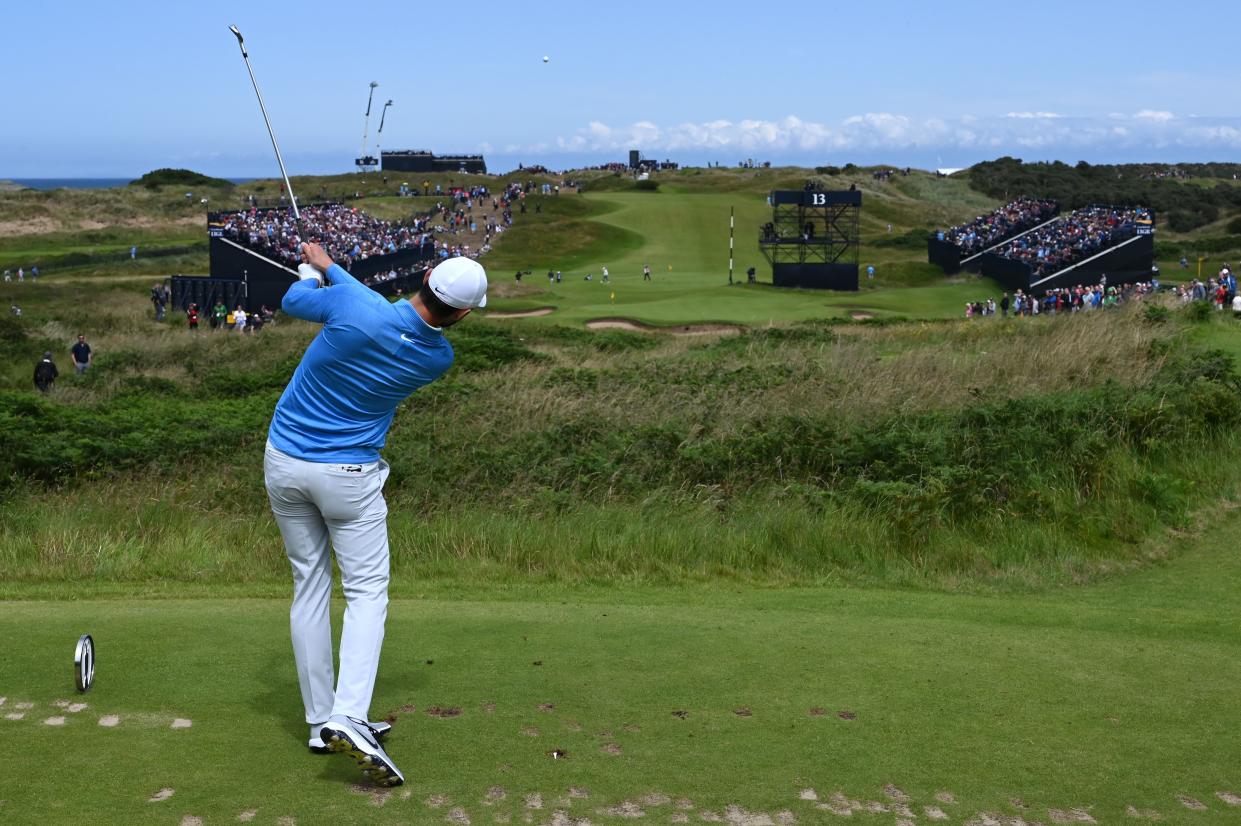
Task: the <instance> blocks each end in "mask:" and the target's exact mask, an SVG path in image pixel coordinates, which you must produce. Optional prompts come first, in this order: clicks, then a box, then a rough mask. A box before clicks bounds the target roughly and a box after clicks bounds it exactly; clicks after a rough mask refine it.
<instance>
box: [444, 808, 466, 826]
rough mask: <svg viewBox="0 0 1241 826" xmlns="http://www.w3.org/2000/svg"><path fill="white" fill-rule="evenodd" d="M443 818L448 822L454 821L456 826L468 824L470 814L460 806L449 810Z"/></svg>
mask: <svg viewBox="0 0 1241 826" xmlns="http://www.w3.org/2000/svg"><path fill="white" fill-rule="evenodd" d="M444 819H445V820H447V821H448V822H449V823H456V824H458V826H470V816H469V815H468V814H466V813H465V809H462V808H460V807H457V808H456V809H453V810H452V811H450V812H449V813H448V814H447V815H446V816H445V817H444Z"/></svg>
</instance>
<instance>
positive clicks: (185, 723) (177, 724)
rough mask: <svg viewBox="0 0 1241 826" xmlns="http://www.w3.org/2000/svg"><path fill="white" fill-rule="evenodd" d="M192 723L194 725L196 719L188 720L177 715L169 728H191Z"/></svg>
mask: <svg viewBox="0 0 1241 826" xmlns="http://www.w3.org/2000/svg"><path fill="white" fill-rule="evenodd" d="M192 725H194V721H192V720H186V719H185V718H184V717H177V718H176V719H175V720H173V721H172V725H170V726H169V727H168V728H189V727H190V726H192Z"/></svg>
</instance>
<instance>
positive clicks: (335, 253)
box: [173, 203, 438, 310]
mask: <svg viewBox="0 0 1241 826" xmlns="http://www.w3.org/2000/svg"><path fill="white" fill-rule="evenodd" d="M301 215H302V219H303V222H304V224H305V225H306V227H307V232H308V233H309V234H310V236H311V238H310V240H312V241H316V242H318V243H321V244H323V245H324V247H325V249H326V250H327V251H328V254H329V255H331V256H332V258H333V259H334V260H335V261H336V262H337V263H339V264H340V265H341V266H342V267H344V268H345V269H346V270H348V271H349V272H350V273H351V274H352V275H353V276H354V277H355V278H358V279H359V280H362V281H364V282H366V283H368V284H370V285H371V287H372V289H374V290H376V291H378V292H380V293H384V294H387V293H392V292H395V291H396V289H397V288H402V289H409V288H410V287H411V285H412V282H413V281H414V280H417V279H418V278H420V277H421V271H422V270H423V269H425V267H426V266H427V265H429V264H430V263H432V262H433V260H434V259H435V257H436V255H437V254H438V249H437V245H436V243H435V240H434V238H433V237H432V235H431V230H430V227H429V226H428V223H427V222H426V221H425V220H419V221H415V222H412V223H408V224H398V223H392V222H388V221H381V220H379V219H376V218H373V217H371V216H368V215H366V214H365V213H363V212H361V211H360V210H357V209H355V208H350V207H345V206H343V205H341V204H337V203H323V204H309V205H306V206H304V207H302V209H301ZM207 227H208V234H209V235H210V248H209V250H210V261H211V275H210V276H209V277H208V278H207V279H203V280H209V281H211V282H214V283H213V284H198V285H194V284H188V283H187V284H185V285H183V287H182V289H181V290H174V295H173V304H174V306H182V305H183V304H184V305H188V302H189V301H191V300H197V299H195V298H193V297H192V296H193V295H195V294H198V293H202V292H203V291H204V290H207V291H216V292H219V291H223V292H227V294H229V295H233V296H238V299H237V301H236V303H240V304H242V305H244V306H245V307H246V309H247V310H251V309H257V308H258V307H261V306H262V305H264V304H265V305H267V306H268V307H278V306H280V302H281V300H282V299H283V298H284V294H285V292H286V291H287V290H288V288H289V286H290V285H291V284H292V283H293V282H294V281H295V280H296V279H297V263H298V260H299V257H298V254H297V252H296V250H297V245H298V243H299V236H298V235H297V232H296V228H295V226H294V224H293V220H292V215H291V212H290V211H289V210H287V209H283V208H278V209H277V208H273V209H256V208H251V209H247V210H233V211H229V212H213V213H210V214H209V215H208V216H207ZM393 273H396V274H398V276H399V277H395V278H394V277H391V276H392V274H393ZM217 287H218V289H217Z"/></svg>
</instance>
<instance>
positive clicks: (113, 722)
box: [99, 714, 121, 728]
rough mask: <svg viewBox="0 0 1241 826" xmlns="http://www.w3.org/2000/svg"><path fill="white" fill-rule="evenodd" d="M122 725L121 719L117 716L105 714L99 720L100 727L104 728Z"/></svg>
mask: <svg viewBox="0 0 1241 826" xmlns="http://www.w3.org/2000/svg"><path fill="white" fill-rule="evenodd" d="M120 724H121V718H120V717H118V716H117V715H115V714H105V715H103V716H102V717H100V718H99V725H101V726H103V727H104V728H115V727H116V726H118V725H120Z"/></svg>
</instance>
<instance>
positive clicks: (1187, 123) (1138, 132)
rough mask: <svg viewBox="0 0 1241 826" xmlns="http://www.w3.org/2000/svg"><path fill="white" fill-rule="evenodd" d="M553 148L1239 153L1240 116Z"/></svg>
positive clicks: (716, 128)
mask: <svg viewBox="0 0 1241 826" xmlns="http://www.w3.org/2000/svg"><path fill="white" fill-rule="evenodd" d="M554 144H555V146H556V147H557V148H559V149H561V150H567V151H571V152H615V151H621V150H628V149H641V150H643V151H645V152H648V153H674V152H688V151H707V150H715V151H721V152H723V151H732V152H734V153H737V155H738V157H757V156H763V155H775V156H779V155H784V154H789V153H815V154H820V155H831V154H840V153H845V152H864V151H868V150H909V149H945V150H949V149H973V148H986V149H987V150H988V151H1008V150H1011V151H1019V150H1039V149H1044V150H1048V149H1052V148H1055V149H1099V150H1108V149H1126V150H1134V151H1140V150H1142V149H1144V148H1146V147H1178V148H1201V149H1220V148H1224V149H1241V118H1232V117H1230V118H1219V117H1217V118H1206V117H1184V116H1177V115H1175V114H1173V113H1171V112H1166V111H1156V110H1150V109H1143V110H1141V111H1139V112H1136V113H1133V114H1126V113H1120V112H1111V113H1108V114H1106V115H1100V116H1097V117H1072V116H1068V115H1063V114H1059V113H1055V112H1007V113H1005V114H1003V115H1000V116H995V115H992V116H981V115H966V116H962V117H959V118H954V119H943V118H913V117H910V116H907V115H901V114H896V113H892V112H866V113H863V114H857V115H850V116H848V117H846V118H844V119H842V120H840V121H839V122H837V123H834V124H833V123H816V122H813V121H806V120H802V119H801V118H799V117H797V116H795V115H788V116H787V117H784V118H780V119H778V120H760V119H752V118H746V119H742V120H736V121H734V120H727V119H717V120H710V121H704V122H699V123H693V122H686V123H678V124H671V125H659V124H655V123H652V122H650V121H646V120H642V121H637V122H635V123H632V124H630V125H628V126H612V125H609V124H606V123H603V122H600V121H591V122H590V123H588V124H587V125H586V126H585V127H584V128H582V129H578V130H577V131H576V132H575V133H573V134H572V135H568V136H561V137H557V138H556V139H555V141H554ZM531 148H533V147H531Z"/></svg>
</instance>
